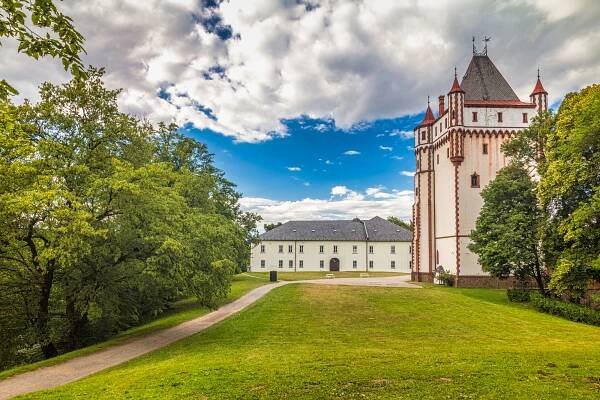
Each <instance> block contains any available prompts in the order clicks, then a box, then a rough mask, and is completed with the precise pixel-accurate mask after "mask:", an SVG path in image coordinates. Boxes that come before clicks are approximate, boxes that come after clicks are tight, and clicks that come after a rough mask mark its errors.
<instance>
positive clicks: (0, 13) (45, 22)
mask: <svg viewBox="0 0 600 400" xmlns="http://www.w3.org/2000/svg"><path fill="white" fill-rule="evenodd" d="M72 22H73V21H72V20H71V18H69V17H68V16H66V15H64V14H62V13H61V12H60V11H58V9H57V8H56V5H55V4H54V2H53V1H52V0H0V38H2V37H8V38H15V39H16V40H17V43H18V46H19V47H18V51H19V52H20V53H25V54H27V55H28V56H29V57H32V58H35V59H38V58H40V57H45V56H51V57H54V58H59V59H60V60H61V61H62V64H63V67H64V68H65V70H67V71H70V72H71V73H72V74H73V76H75V77H83V76H84V75H85V71H84V68H83V64H82V63H81V60H80V58H79V54H80V53H82V52H84V50H83V41H84V39H83V36H81V34H80V33H79V32H77V30H76V29H75V28H74V27H73V23H72ZM0 46H2V42H0ZM17 93H18V92H17V91H16V89H15V88H13V87H12V86H11V85H10V84H9V83H8V82H6V81H5V80H4V79H2V80H0V100H6V99H7V98H8V97H9V96H10V95H14V94H17Z"/></svg>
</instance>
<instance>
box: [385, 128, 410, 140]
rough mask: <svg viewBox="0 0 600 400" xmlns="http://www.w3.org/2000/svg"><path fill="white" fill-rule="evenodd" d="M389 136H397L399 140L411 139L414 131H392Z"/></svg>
mask: <svg viewBox="0 0 600 400" xmlns="http://www.w3.org/2000/svg"><path fill="white" fill-rule="evenodd" d="M389 136H398V137H400V138H401V139H412V138H414V137H415V132H414V131H402V130H400V129H394V130H393V131H391V132H390V134H389Z"/></svg>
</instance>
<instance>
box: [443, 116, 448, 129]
mask: <svg viewBox="0 0 600 400" xmlns="http://www.w3.org/2000/svg"><path fill="white" fill-rule="evenodd" d="M447 127H448V118H444V128H447Z"/></svg>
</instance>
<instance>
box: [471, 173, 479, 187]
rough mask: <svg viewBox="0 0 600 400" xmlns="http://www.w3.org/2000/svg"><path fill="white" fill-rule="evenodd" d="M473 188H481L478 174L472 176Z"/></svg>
mask: <svg viewBox="0 0 600 400" xmlns="http://www.w3.org/2000/svg"><path fill="white" fill-rule="evenodd" d="M471 187H472V188H478V187H479V175H477V174H473V175H471Z"/></svg>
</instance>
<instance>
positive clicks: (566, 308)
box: [530, 293, 600, 326]
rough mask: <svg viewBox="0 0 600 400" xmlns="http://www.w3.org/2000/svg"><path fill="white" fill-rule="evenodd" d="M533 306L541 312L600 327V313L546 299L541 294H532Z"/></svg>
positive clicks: (560, 301) (587, 308)
mask: <svg viewBox="0 0 600 400" xmlns="http://www.w3.org/2000/svg"><path fill="white" fill-rule="evenodd" d="M530 298H531V304H532V305H533V306H534V307H535V308H536V309H537V310H539V311H542V312H545V313H548V314H552V315H557V316H559V317H563V318H566V319H569V320H571V321H575V322H583V323H585V324H589V325H596V326H600V311H598V310H594V309H593V308H590V307H585V306H580V305H578V304H573V303H567V302H564V301H562V300H558V299H553V298H550V297H544V296H543V295H541V294H540V293H531V294H530Z"/></svg>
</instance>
